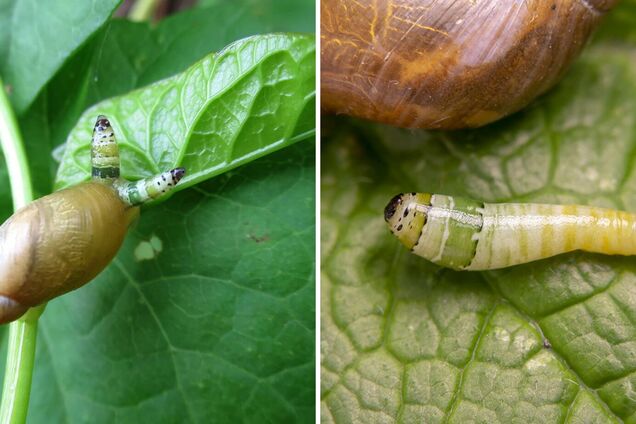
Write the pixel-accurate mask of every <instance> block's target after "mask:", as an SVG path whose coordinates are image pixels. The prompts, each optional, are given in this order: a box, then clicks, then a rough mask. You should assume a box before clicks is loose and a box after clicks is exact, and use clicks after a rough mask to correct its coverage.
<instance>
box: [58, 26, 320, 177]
mask: <svg viewBox="0 0 636 424" xmlns="http://www.w3.org/2000/svg"><path fill="white" fill-rule="evenodd" d="M314 62H315V46H314V37H313V36H311V35H300V34H272V35H263V36H254V37H250V38H247V39H244V40H241V41H238V42H235V43H233V44H231V45H230V46H228V47H227V48H225V49H223V50H222V51H221V52H219V53H216V54H211V55H209V56H206V57H205V58H204V59H202V60H201V61H199V62H197V63H195V64H194V65H192V66H191V67H190V68H188V69H186V70H185V71H184V72H183V73H181V74H177V75H175V76H173V77H170V78H167V79H165V80H162V81H159V82H156V83H154V84H151V85H149V86H147V87H144V88H141V89H139V90H136V91H133V92H130V93H128V94H125V95H123V96H119V97H115V98H112V99H108V100H105V101H103V102H100V103H98V104H97V105H95V106H93V107H91V108H90V109H88V110H87V111H86V112H85V113H84V114H83V115H82V117H81V118H80V120H79V122H78V123H77V125H76V126H75V127H74V129H73V130H72V131H71V133H70V135H69V137H68V140H67V143H66V151H65V153H64V157H63V159H62V163H61V165H60V167H59V170H58V174H57V178H56V188H57V189H59V188H63V187H68V186H70V185H73V184H76V183H78V182H81V181H84V180H86V179H87V178H88V177H89V175H90V140H91V134H92V129H93V125H94V123H95V119H96V117H97V115H100V114H102V115H106V116H108V118H109V119H110V121H111V123H112V125H113V128H114V129H115V133H116V135H117V140H118V142H119V145H120V156H121V159H122V173H123V175H124V176H126V177H127V178H130V179H138V178H142V177H145V176H148V175H151V174H155V173H157V172H160V171H163V170H167V169H170V168H173V167H175V166H184V167H185V168H186V170H187V175H186V177H185V178H184V179H183V180H182V182H181V183H180V184H179V186H178V188H180V189H183V188H186V187H189V186H191V185H194V184H196V183H197V182H200V181H203V180H205V179H207V178H210V177H212V176H214V175H218V174H220V173H223V172H225V171H227V170H229V169H231V168H234V167H236V166H239V165H241V164H243V163H246V162H249V161H251V160H253V159H256V158H258V157H261V156H263V155H265V154H268V153H270V152H273V151H275V150H278V149H280V148H282V147H285V146H287V145H290V144H292V143H294V142H296V141H299V140H300V139H303V138H306V137H307V136H309V135H311V133H306V134H305V133H301V134H296V133H295V131H294V130H295V129H296V126H297V124H299V118H300V117H301V116H302V115H303V111H304V110H305V109H306V108H308V107H311V104H312V102H313V101H314V99H315V83H314V75H315V64H314Z"/></svg>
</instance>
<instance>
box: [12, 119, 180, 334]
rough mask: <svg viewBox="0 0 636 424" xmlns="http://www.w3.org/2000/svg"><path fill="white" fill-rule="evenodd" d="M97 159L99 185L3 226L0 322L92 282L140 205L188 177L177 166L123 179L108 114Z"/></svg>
mask: <svg viewBox="0 0 636 424" xmlns="http://www.w3.org/2000/svg"><path fill="white" fill-rule="evenodd" d="M91 161H92V181H90V182H85V183H82V184H78V185H76V186H73V187H70V188H68V189H65V190H60V191H57V192H55V193H52V194H50V195H48V196H44V197H42V198H40V199H38V200H36V201H35V202H33V203H30V204H29V205H27V206H25V207H23V208H21V209H19V210H18V211H16V213H15V214H13V215H12V216H11V217H10V218H9V219H8V220H7V221H5V222H4V224H2V226H0V245H1V246H2V247H1V248H0V323H7V322H9V321H13V320H15V319H17V318H19V317H20V316H22V315H23V314H24V313H25V312H26V311H27V310H28V308H30V307H33V306H37V305H39V304H42V303H44V302H47V301H49V300H51V299H52V298H54V297H57V296H60V295H61V294H64V293H66V292H69V291H71V290H74V289H76V288H78V287H80V286H82V285H84V284H86V283H88V282H89V281H90V280H92V279H93V278H94V277H95V276H96V275H97V274H99V273H100V272H101V271H102V270H103V269H104V268H105V267H106V265H108V263H109V262H110V261H111V260H112V258H113V257H114V256H115V254H116V253H117V251H118V250H119V248H120V246H121V244H122V242H123V240H124V236H125V235H126V231H127V229H128V226H129V225H130V224H131V222H133V221H134V220H135V219H136V218H137V217H138V215H139V205H140V204H142V203H144V202H146V201H148V200H150V199H156V198H158V197H160V196H162V195H163V194H164V193H166V192H168V191H169V190H171V189H172V188H174V186H175V185H176V184H177V183H178V182H179V180H180V179H181V178H182V177H183V175H184V174H185V169H184V168H175V169H172V170H170V171H167V172H163V173H161V174H159V175H156V176H153V177H149V178H146V179H143V180H140V181H136V182H130V181H127V180H125V179H123V178H121V177H120V176H119V148H118V146H117V141H116V139H115V134H114V131H113V129H112V127H111V125H110V122H109V121H108V119H107V118H106V117H105V116H102V115H100V116H99V117H98V118H97V122H96V123H95V128H94V130H93V140H92V145H91Z"/></svg>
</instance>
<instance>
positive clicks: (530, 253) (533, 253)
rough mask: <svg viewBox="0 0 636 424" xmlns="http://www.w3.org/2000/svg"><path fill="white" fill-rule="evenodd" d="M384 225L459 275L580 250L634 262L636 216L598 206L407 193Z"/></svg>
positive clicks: (400, 196)
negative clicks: (625, 258) (464, 271)
mask: <svg viewBox="0 0 636 424" xmlns="http://www.w3.org/2000/svg"><path fill="white" fill-rule="evenodd" d="M384 219H385V220H386V222H387V224H388V226H389V228H390V230H391V232H393V234H394V235H395V236H397V238H398V239H399V240H400V241H401V242H402V243H403V244H404V245H405V246H406V247H408V248H409V249H411V251H412V252H413V253H415V254H416V255H419V256H422V257H424V258H426V259H428V260H429V261H431V262H433V263H435V264H437V265H440V266H443V267H447V268H452V269H456V270H488V269H498V268H504V267H508V266H513V265H518V264H523V263H526V262H531V261H536V260H539V259H544V258H548V257H551V256H555V255H559V254H561V253H566V252H572V251H574V250H584V251H587V252H595V253H603V254H607V255H636V215H635V214H631V213H628V212H623V211H617V210H612V209H605V208H598V207H592V206H580V205H546V204H533V203H483V202H479V201H476V200H472V199H465V198H461V197H452V196H445V195H440V194H428V193H406V194H404V193H402V194H398V195H397V196H395V197H393V199H391V201H390V202H389V203H388V205H387V206H386V208H385V209H384Z"/></svg>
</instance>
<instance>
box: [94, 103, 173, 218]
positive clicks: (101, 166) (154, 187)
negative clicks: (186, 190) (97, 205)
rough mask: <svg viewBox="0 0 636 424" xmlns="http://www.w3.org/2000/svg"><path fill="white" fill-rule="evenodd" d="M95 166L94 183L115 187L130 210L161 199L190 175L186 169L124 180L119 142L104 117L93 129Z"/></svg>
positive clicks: (98, 120) (101, 117)
mask: <svg viewBox="0 0 636 424" xmlns="http://www.w3.org/2000/svg"><path fill="white" fill-rule="evenodd" d="M91 164H92V176H93V181H98V182H101V183H104V184H107V185H112V186H113V188H114V189H115V190H116V191H117V195H118V196H119V198H120V199H121V200H122V202H124V203H125V204H126V205H128V206H139V205H141V204H143V203H146V202H148V201H149V200H154V199H157V198H160V197H161V196H163V195H164V194H166V193H168V192H169V191H170V190H172V189H173V188H174V186H175V185H177V183H178V182H179V181H180V180H181V178H183V176H184V175H185V172H186V171H185V168H174V169H171V170H170V171H165V172H162V173H161V174H158V175H154V176H152V177H148V178H145V179H143V180H139V181H128V180H126V179H124V178H121V177H120V176H119V174H120V171H119V167H120V160H119V147H118V146H117V139H116V138H115V132H114V131H113V128H112V127H111V125H110V121H109V120H108V118H106V117H105V116H104V115H99V116H98V117H97V121H96V122H95V127H94V128H93V141H92V143H91Z"/></svg>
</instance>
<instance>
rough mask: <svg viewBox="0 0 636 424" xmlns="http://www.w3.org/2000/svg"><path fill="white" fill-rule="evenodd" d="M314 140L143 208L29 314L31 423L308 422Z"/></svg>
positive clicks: (310, 403) (311, 415)
mask: <svg viewBox="0 0 636 424" xmlns="http://www.w3.org/2000/svg"><path fill="white" fill-rule="evenodd" d="M314 160H315V159H314V143H310V142H304V143H298V144H296V145H294V146H292V147H289V148H287V149H285V150H283V151H280V152H277V153H275V154H273V155H269V156H267V157H264V158H261V159H259V160H257V161H254V162H253V163H251V164H249V165H246V166H245V167H241V168H239V169H238V170H236V171H233V172H232V173H231V174H225V175H222V176H220V177H218V178H215V179H212V180H210V181H207V182H205V183H203V184H199V185H197V186H196V188H194V189H191V190H186V191H183V192H181V193H178V194H177V195H175V196H174V197H172V198H171V199H170V201H168V202H164V203H162V204H160V205H158V206H157V207H154V208H151V209H148V210H144V211H143V212H142V215H141V218H140V221H139V224H138V226H137V227H136V228H134V229H133V230H132V231H131V233H130V234H129V235H128V237H127V239H126V242H125V245H124V247H123V248H122V250H121V251H120V252H119V254H118V255H117V257H116V259H115V260H114V262H113V263H112V264H111V265H110V266H109V267H108V268H107V270H106V271H105V272H104V273H102V274H101V275H100V276H99V277H98V278H97V279H96V280H95V281H93V282H91V283H90V284H89V285H88V286H86V287H83V288H82V289H80V290H77V291H75V292H73V293H70V294H68V295H65V296H62V297H60V298H57V299H55V300H53V301H52V302H50V303H49V305H48V306H47V308H46V311H45V313H44V315H43V316H42V318H41V319H40V322H41V326H40V336H41V337H40V338H39V340H38V352H37V366H36V370H35V376H34V383H33V393H32V401H31V405H30V411H29V420H30V422H34V423H39V422H90V423H113V422H117V423H139V422H151V423H186V422H200V423H209V422H214V423H236V422H246V423H247V422H253V423H262V422H298V423H301V422H302V423H310V422H313V420H314V402H315V397H314V370H315V364H314V353H315V350H314V325H315V323H314V314H315V309H314V301H315V296H314V293H315V286H314V273H315V268H314V266H313V264H314V240H315V239H314V232H315V227H314V208H315V206H314V205H315V201H314V169H315V168H314Z"/></svg>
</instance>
